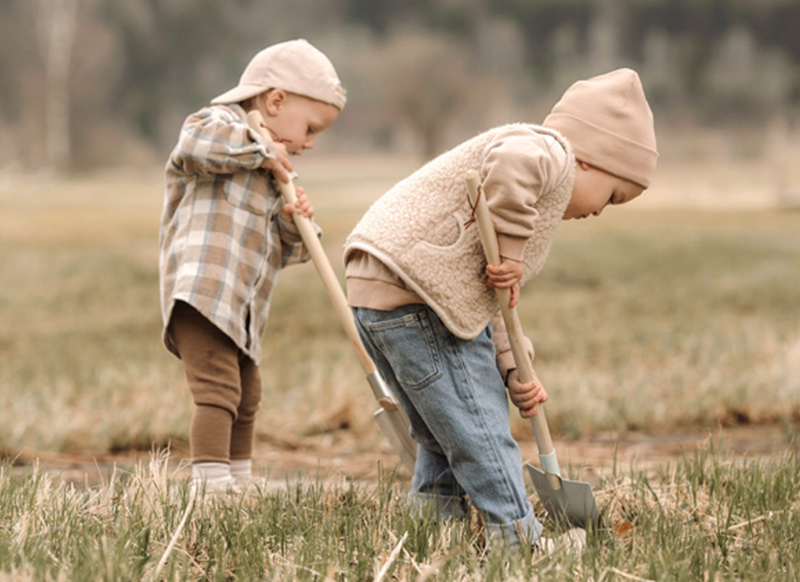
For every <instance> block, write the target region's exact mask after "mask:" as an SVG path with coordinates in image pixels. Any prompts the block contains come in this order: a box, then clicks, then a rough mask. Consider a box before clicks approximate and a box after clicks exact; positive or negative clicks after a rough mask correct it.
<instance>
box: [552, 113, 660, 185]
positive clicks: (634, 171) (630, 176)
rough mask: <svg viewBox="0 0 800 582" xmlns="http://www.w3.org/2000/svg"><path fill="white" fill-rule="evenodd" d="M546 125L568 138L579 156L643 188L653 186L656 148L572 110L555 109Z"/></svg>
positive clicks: (577, 157) (577, 156)
mask: <svg viewBox="0 0 800 582" xmlns="http://www.w3.org/2000/svg"><path fill="white" fill-rule="evenodd" d="M542 125H544V126H545V127H549V128H550V129H555V130H556V131H558V132H559V133H561V134H562V135H563V136H564V137H565V138H567V140H568V141H569V142H570V145H571V146H572V149H573V151H574V152H575V158H576V159H578V160H580V161H582V162H586V163H587V164H589V165H591V166H593V167H596V168H598V169H600V170H603V171H604V172H608V173H609V174H614V175H615V176H618V177H620V178H624V179H626V180H630V181H631V182H634V183H635V184H638V185H639V186H642V187H643V188H647V187H648V186H650V181H651V179H652V177H653V173H654V172H655V169H656V162H657V160H658V152H657V151H656V150H654V149H651V148H649V147H646V146H644V145H642V144H641V143H639V142H636V141H633V140H631V139H628V138H626V137H624V136H621V135H619V134H617V133H613V132H610V131H608V130H606V129H603V128H602V127H598V126H597V125H594V124H593V123H590V122H588V121H586V120H585V119H582V118H580V117H577V116H575V115H571V114H569V113H551V114H550V115H548V116H547V117H546V118H545V120H544V122H543V123H542Z"/></svg>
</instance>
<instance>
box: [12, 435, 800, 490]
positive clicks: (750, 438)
mask: <svg viewBox="0 0 800 582" xmlns="http://www.w3.org/2000/svg"><path fill="white" fill-rule="evenodd" d="M555 446H556V451H557V452H558V456H559V460H560V462H561V465H562V470H563V469H567V472H568V474H569V475H570V476H572V477H573V478H574V477H579V478H581V479H583V480H587V481H590V482H591V481H592V480H594V479H596V478H597V477H598V476H599V475H600V474H608V473H610V471H611V470H612V469H613V468H614V466H615V465H616V468H617V472H618V473H622V474H624V473H627V472H629V471H630V470H631V468H632V467H633V468H636V469H637V470H642V471H646V472H650V471H653V470H655V469H656V468H657V467H663V466H666V465H667V464H672V465H674V464H675V462H676V461H677V460H679V459H680V458H681V457H682V456H691V455H693V454H695V452H697V451H712V450H713V451H714V452H715V453H718V454H721V455H726V456H730V457H732V458H734V459H737V460H754V459H767V458H774V459H779V458H781V457H783V456H785V455H787V454H790V453H794V454H797V453H798V452H800V439H798V427H797V426H795V427H784V426H775V425H770V426H737V427H731V428H719V429H714V430H709V429H705V430H699V429H698V430H686V431H680V432H677V431H675V432H658V433H645V432H635V433H634V432H629V433H625V434H621V435H616V434H601V435H595V436H592V437H587V438H580V439H556V440H555ZM520 447H521V448H522V453H523V457H524V458H525V459H535V458H536V445H535V443H534V442H533V440H532V439H531V440H527V439H526V440H521V441H520ZM256 451H257V454H256V458H255V459H254V463H255V467H256V470H257V472H258V473H259V474H260V475H261V476H268V477H269V479H270V482H271V483H274V484H275V485H276V486H280V485H281V484H283V483H286V482H287V481H295V480H296V479H304V480H311V481H313V480H316V479H322V480H336V479H354V480H357V481H362V482H374V481H376V480H377V478H378V475H379V467H382V468H383V469H384V470H386V471H392V470H393V469H394V468H395V467H396V466H397V463H398V460H397V457H396V456H395V455H394V453H393V452H392V450H391V448H390V447H389V445H388V443H386V442H383V441H380V442H379V443H378V444H377V446H373V447H366V446H365V445H364V443H362V442H360V441H359V439H358V438H357V437H356V436H355V435H354V434H353V433H352V432H351V431H337V432H334V433H328V434H323V435H318V436H314V437H309V438H306V439H303V440H301V441H293V442H286V441H279V440H277V439H267V440H262V441H261V442H259V443H258V444H257V447H256ZM186 456H187V451H182V450H173V451H172V454H171V461H170V467H171V469H172V470H173V471H174V472H175V475H176V476H181V475H183V476H186V477H188V475H189V472H188V470H187V469H186V468H185V467H184V464H182V462H181V459H185V458H186ZM149 459H150V454H149V453H146V452H135V453H127V454H98V455H92V454H85V455H65V454H50V453H41V454H37V455H35V456H33V455H31V456H25V455H22V456H20V457H18V458H17V459H16V461H15V464H16V465H17V470H18V471H21V472H22V473H23V474H24V473H26V472H28V471H30V470H32V468H33V466H34V463H38V467H39V469H40V470H42V471H45V472H47V473H49V474H51V475H54V476H57V477H58V478H60V479H63V480H65V481H70V482H74V483H80V484H93V483H97V482H98V481H101V480H103V479H106V478H107V477H108V475H109V474H110V473H111V471H112V470H113V469H114V468H115V467H116V468H118V469H122V470H131V469H133V468H134V467H135V466H136V465H137V464H138V463H144V464H146V463H147V462H148V461H149ZM576 471H579V474H577V475H576ZM397 480H398V481H399V482H401V483H403V482H405V483H407V482H409V481H410V475H409V473H408V472H407V471H406V470H405V469H404V468H402V467H399V468H398V469H397Z"/></svg>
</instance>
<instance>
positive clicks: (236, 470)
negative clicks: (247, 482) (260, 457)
mask: <svg viewBox="0 0 800 582" xmlns="http://www.w3.org/2000/svg"><path fill="white" fill-rule="evenodd" d="M231 476H232V477H233V478H234V479H236V478H237V477H252V476H253V459H236V460H233V461H231Z"/></svg>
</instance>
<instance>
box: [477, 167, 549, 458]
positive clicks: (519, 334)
mask: <svg viewBox="0 0 800 582" xmlns="http://www.w3.org/2000/svg"><path fill="white" fill-rule="evenodd" d="M465 179H466V181H467V189H468V190H469V196H470V202H471V204H472V206H473V208H474V209H475V218H476V222H477V224H478V230H479V231H480V236H481V242H482V243H483V250H484V253H485V254H486V260H487V261H488V263H489V264H490V265H499V264H500V262H501V259H500V247H499V246H498V244H497V234H496V233H495V230H494V224H493V223H492V216H491V213H490V212H489V208H488V207H487V206H486V200H485V199H484V197H483V196H481V195H480V191H479V189H478V185H479V178H478V173H477V172H476V171H475V170H470V171H469V172H467V174H466V176H465ZM495 292H496V294H497V301H498V303H499V304H500V311H501V312H502V313H503V320H504V321H505V324H506V330H507V331H508V339H509V342H510V343H511V351H512V353H513V354H514V361H515V362H516V364H517V374H519V379H520V380H521V381H522V382H526V383H527V382H532V381H533V379H534V378H535V377H536V373H535V372H534V370H533V362H531V359H530V357H529V356H528V352H527V350H526V349H525V345H526V344H525V334H524V333H523V331H522V324H521V323H520V321H519V316H518V315H517V310H516V308H514V307H511V306H510V305H509V302H510V299H511V291H510V290H509V289H498V288H495ZM531 423H532V424H533V432H534V435H535V436H536V445H537V447H538V448H539V454H540V455H549V454H551V453H552V452H553V451H554V450H555V449H554V447H553V439H552V438H551V437H550V428H549V426H548V425H547V416H546V415H545V412H544V406H541V405H540V406H539V407H538V409H537V411H536V415H535V416H534V417H533V418H532V419H531Z"/></svg>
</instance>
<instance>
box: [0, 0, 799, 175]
mask: <svg viewBox="0 0 800 582" xmlns="http://www.w3.org/2000/svg"><path fill="white" fill-rule="evenodd" d="M798 33H800V2H797V0H537V1H535V2H534V1H531V0H381V1H375V0H326V1H325V2H319V1H317V0H270V1H268V2H267V1H264V0H228V1H226V2H219V1H218V0H3V10H2V15H0V52H1V54H2V55H3V58H2V68H1V69H0V170H40V169H50V170H60V171H74V170H82V169H88V168H97V167H103V166H110V165H114V166H119V165H131V164H134V165H136V164H152V163H154V162H158V163H161V161H162V160H163V159H165V156H166V155H167V154H168V152H169V150H170V148H171V146H172V145H173V144H174V142H175V138H176V134H177V131H178V128H179V127H180V124H181V122H182V120H183V118H184V117H185V116H186V115H187V114H188V113H190V112H192V111H194V110H196V109H198V108H200V107H202V106H203V105H204V104H206V103H207V102H208V101H209V100H210V99H211V98H212V97H214V96H215V95H217V94H219V93H221V92H223V91H224V90H226V89H228V88H229V87H231V86H233V85H235V84H236V83H237V82H238V78H239V75H240V74H241V72H242V70H243V68H244V66H245V65H246V63H247V62H248V60H249V59H250V58H251V57H252V56H253V55H254V54H255V53H256V52H257V51H259V50H260V49H262V48H264V47H265V46H268V45H270V44H273V43H276V42H280V41H283V40H288V39H291V38H297V37H304V38H307V39H309V40H310V41H311V42H312V43H313V44H315V45H316V46H318V47H319V48H320V49H321V50H323V51H324V52H325V53H327V54H328V56H329V57H330V58H331V60H332V61H333V62H334V63H335V65H336V67H337V69H338V71H339V73H340V76H341V77H342V80H343V82H344V84H345V86H346V87H347V89H348V91H349V103H348V106H347V108H346V109H345V111H344V113H343V114H342V115H341V116H340V120H339V121H338V122H337V124H335V125H334V127H333V128H332V130H331V132H330V134H331V135H332V138H330V139H325V140H323V141H322V142H320V146H319V147H320V148H321V149H323V148H324V149H325V150H326V151H336V152H348V153H361V152H375V151H381V152H387V153H403V154H413V155H416V156H419V158H420V159H427V158H429V157H431V156H433V155H435V154H436V153H438V152H440V151H442V150H443V149H445V148H447V147H449V146H451V145H453V144H454V143H456V142H457V141H459V140H461V139H463V138H465V137H467V136H469V135H472V134H474V133H476V132H477V131H480V130H482V129H485V128H487V127H490V126H492V125H496V124H499V123H506V122H510V121H532V122H538V121H541V119H542V118H543V116H544V115H545V114H546V113H547V111H548V110H549V108H550V107H551V106H552V105H553V103H554V102H555V100H556V99H557V98H558V97H559V95H560V94H561V93H562V92H563V91H564V89H565V88H566V87H567V86H568V85H569V84H570V83H571V82H573V81H574V80H576V79H579V78H584V77H587V76H591V75H594V74H599V73H602V72H605V71H608V70H610V69H613V68H616V67H619V66H631V67H633V68H635V69H637V70H638V71H639V72H640V74H641V75H642V78H643V81H644V83H645V86H646V89H647V92H648V94H649V96H650V99H651V102H652V105H653V108H654V110H655V111H656V118H657V123H658V125H659V131H660V132H661V133H665V132H669V131H680V130H681V129H685V128H689V129H697V128H712V129H713V128H737V129H754V130H757V131H758V133H757V135H761V136H762V137H764V139H765V140H766V139H767V137H768V136H769V135H772V134H774V131H775V128H778V129H777V131H778V132H779V133H781V135H784V134H787V132H788V135H793V134H794V131H795V129H796V125H797V117H798V115H797V114H798V110H799V109H800V34H798ZM765 128H767V129H770V131H771V132H772V134H771V133H770V132H767V131H764V130H765ZM750 147H751V149H758V147H759V146H758V144H756V145H751V146H750ZM746 149H747V148H746V147H745V150H746Z"/></svg>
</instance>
